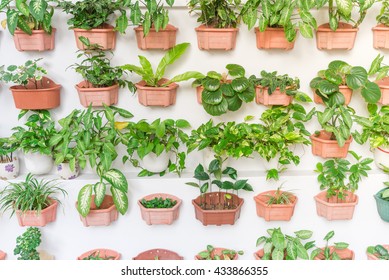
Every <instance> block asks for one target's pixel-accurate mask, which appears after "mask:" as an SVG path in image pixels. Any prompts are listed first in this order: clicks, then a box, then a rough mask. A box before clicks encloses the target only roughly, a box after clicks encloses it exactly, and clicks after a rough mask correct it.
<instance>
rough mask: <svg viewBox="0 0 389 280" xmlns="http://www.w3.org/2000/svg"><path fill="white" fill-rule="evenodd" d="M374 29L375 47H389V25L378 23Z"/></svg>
mask: <svg viewBox="0 0 389 280" xmlns="http://www.w3.org/2000/svg"><path fill="white" fill-rule="evenodd" d="M372 30H373V47H374V48H375V49H389V27H387V26H385V25H383V24H378V25H377V26H375V27H373V28H372Z"/></svg>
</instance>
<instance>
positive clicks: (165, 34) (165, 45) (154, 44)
mask: <svg viewBox="0 0 389 280" xmlns="http://www.w3.org/2000/svg"><path fill="white" fill-rule="evenodd" d="M134 30H135V34H136V41H137V43H138V48H139V49H141V50H149V49H157V50H168V49H171V48H173V47H174V46H175V45H176V34H177V30H178V28H176V27H174V26H173V25H171V24H168V25H167V26H166V28H165V29H160V30H158V32H157V31H155V28H154V27H152V28H150V31H149V33H148V34H147V36H144V35H143V27H142V26H138V27H136V28H134Z"/></svg>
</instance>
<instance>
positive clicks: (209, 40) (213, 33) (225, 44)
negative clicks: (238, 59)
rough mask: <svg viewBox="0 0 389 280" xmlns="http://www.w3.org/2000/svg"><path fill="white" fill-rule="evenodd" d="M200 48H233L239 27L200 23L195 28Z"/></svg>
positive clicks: (226, 49) (227, 49)
mask: <svg viewBox="0 0 389 280" xmlns="http://www.w3.org/2000/svg"><path fill="white" fill-rule="evenodd" d="M195 30H196V33H197V43H198V47H199V49H200V50H225V51H229V50H233V49H235V45H236V35H237V34H238V31H239V28H212V27H207V26H205V25H200V26H199V27H197V28H195Z"/></svg>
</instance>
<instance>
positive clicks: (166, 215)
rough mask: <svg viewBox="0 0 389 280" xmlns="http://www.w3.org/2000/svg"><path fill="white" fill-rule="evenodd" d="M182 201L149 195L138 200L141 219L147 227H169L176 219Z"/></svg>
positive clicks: (161, 194)
mask: <svg viewBox="0 0 389 280" xmlns="http://www.w3.org/2000/svg"><path fill="white" fill-rule="evenodd" d="M181 203H182V200H181V199H179V198H178V197H176V196H174V195H171V194H166V193H155V194H150V195H147V196H145V197H143V198H142V199H140V200H138V205H139V208H140V211H141V214H142V219H143V220H144V221H145V222H146V224H148V225H171V224H172V223H173V222H174V221H175V220H177V219H178V216H179V213H180V212H179V210H180V206H181Z"/></svg>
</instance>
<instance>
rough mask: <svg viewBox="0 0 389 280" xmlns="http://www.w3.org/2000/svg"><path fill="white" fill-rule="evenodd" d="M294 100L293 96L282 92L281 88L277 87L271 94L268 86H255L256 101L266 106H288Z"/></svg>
mask: <svg viewBox="0 0 389 280" xmlns="http://www.w3.org/2000/svg"><path fill="white" fill-rule="evenodd" d="M292 100H293V97H292V96H289V95H287V94H286V93H285V92H281V91H280V89H279V88H277V89H276V90H275V91H273V93H272V94H271V95H269V94H268V87H262V86H256V87H255V102H256V103H257V104H263V105H265V106H273V105H282V106H288V105H289V104H290V103H291V102H292Z"/></svg>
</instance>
